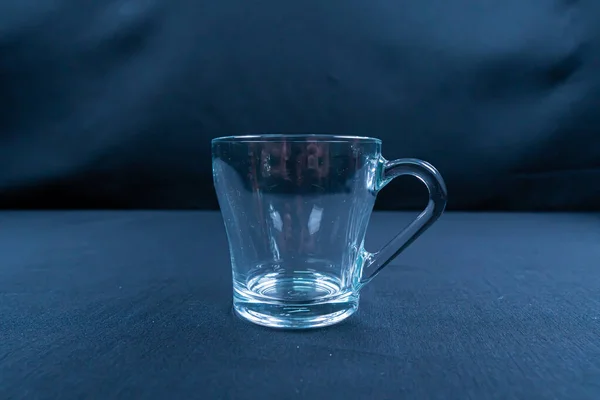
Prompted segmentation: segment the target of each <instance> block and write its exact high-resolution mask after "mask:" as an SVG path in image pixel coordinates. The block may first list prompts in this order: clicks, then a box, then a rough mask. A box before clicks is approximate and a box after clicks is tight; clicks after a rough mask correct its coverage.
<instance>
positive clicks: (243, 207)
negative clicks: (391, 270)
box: [212, 135, 447, 328]
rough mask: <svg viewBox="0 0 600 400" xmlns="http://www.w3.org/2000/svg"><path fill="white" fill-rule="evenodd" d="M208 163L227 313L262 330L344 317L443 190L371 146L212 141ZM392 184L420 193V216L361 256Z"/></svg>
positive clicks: (315, 140)
mask: <svg viewBox="0 0 600 400" xmlns="http://www.w3.org/2000/svg"><path fill="white" fill-rule="evenodd" d="M212 163H213V178H214V184H215V189H216V193H217V196H218V200H219V206H220V208H221V213H222V216H223V220H224V222H225V229H226V232H227V237H228V240H229V252H230V257H231V267H232V273H233V308H234V310H235V313H236V314H237V315H239V316H240V317H242V318H244V319H246V320H249V321H251V322H254V323H257V324H260V325H264V326H268V327H279V328H313V327H322V326H327V325H331V324H334V323H337V322H340V321H342V320H344V319H345V318H347V317H349V316H350V315H352V314H353V313H354V312H355V311H356V310H357V309H358V304H359V294H360V290H361V288H362V287H363V286H364V285H365V284H366V283H368V282H369V281H370V280H371V279H372V278H373V277H374V276H375V275H376V274H377V273H378V272H379V271H380V270H381V269H382V268H384V267H385V266H386V265H387V264H388V263H389V262H390V261H392V260H393V259H394V258H395V257H396V256H397V255H398V254H399V253H400V252H402V250H404V249H405V248H406V247H407V246H408V245H410V243H412V242H413V241H414V240H415V239H416V238H417V237H418V236H419V235H420V234H421V233H423V232H424V231H425V230H426V229H427V228H429V227H430V226H431V225H432V224H433V223H434V222H435V221H436V220H437V219H438V218H439V217H440V215H441V214H442V213H443V211H444V209H445V206H446V198H447V191H446V185H445V183H444V180H443V179H442V177H441V175H440V173H439V172H438V171H437V170H436V169H435V168H434V167H433V166H432V165H431V164H429V163H427V162H425V161H421V160H417V159H409V158H407V159H399V160H394V161H387V160H385V159H384V158H383V157H382V155H381V141H380V140H379V139H376V138H369V137H355V136H334V135H256V136H229V137H220V138H216V139H213V141H212ZM401 175H412V176H415V177H417V178H418V179H420V180H421V181H422V182H423V183H424V184H425V185H426V186H427V189H428V190H429V202H428V204H427V207H426V208H425V210H424V211H423V212H421V214H420V215H419V216H418V217H417V218H416V219H415V220H414V221H413V222H412V223H411V224H409V225H408V226H407V227H406V228H405V229H404V230H403V231H402V232H400V233H399V234H398V235H397V236H396V237H394V238H393V239H392V240H391V241H390V242H389V243H388V244H387V245H385V246H384V247H383V248H382V249H381V250H379V251H378V252H376V253H369V252H367V251H366V250H365V249H364V248H363V244H364V238H365V233H366V230H367V224H368V222H369V218H370V215H371V212H372V210H373V206H374V203H375V197H376V195H377V193H378V192H379V190H381V189H382V188H383V187H384V186H385V185H386V184H387V183H388V182H390V181H391V180H392V179H394V178H396V177H398V176H401Z"/></svg>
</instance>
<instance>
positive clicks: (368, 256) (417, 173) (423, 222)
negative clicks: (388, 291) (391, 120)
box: [359, 157, 448, 287]
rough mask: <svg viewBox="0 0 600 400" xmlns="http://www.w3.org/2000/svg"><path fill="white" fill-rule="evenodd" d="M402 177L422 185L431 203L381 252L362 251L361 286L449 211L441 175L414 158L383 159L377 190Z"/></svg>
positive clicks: (446, 193) (380, 163) (431, 166)
mask: <svg viewBox="0 0 600 400" xmlns="http://www.w3.org/2000/svg"><path fill="white" fill-rule="evenodd" d="M402 175H412V176H414V177H416V178H418V179H419V180H420V181H421V182H423V183H424V184H425V186H427V190H428V191H429V202H428V204H427V207H426V208H425V210H423V211H422V212H421V214H419V216H418V217H417V218H416V219H415V220H414V221H413V222H411V223H410V224H409V225H408V226H407V227H406V228H404V229H403V230H402V231H401V232H400V233H399V234H397V235H396V236H395V237H394V238H393V239H392V240H390V241H389V243H388V244H386V245H385V246H383V248H382V249H381V250H379V251H378V252H376V253H369V252H368V251H366V250H364V249H363V250H362V258H363V268H362V276H361V278H360V281H359V285H360V287H362V286H364V285H366V284H367V283H369V282H370V281H371V279H373V278H374V277H375V275H377V274H378V273H379V271H381V270H382V269H383V268H384V267H385V266H387V265H388V264H389V263H390V262H391V261H392V260H393V259H394V258H396V256H398V254H400V253H401V252H402V251H404V249H406V248H407V247H408V246H409V245H410V244H411V243H412V242H414V241H415V239H417V238H418V237H419V236H420V235H421V234H422V233H423V232H425V231H426V230H427V229H428V228H429V227H430V226H431V225H433V223H434V222H435V221H436V220H437V219H438V218H439V217H440V216H441V215H442V213H443V212H444V209H445V208H446V202H447V198H448V192H447V190H446V183H444V179H443V178H442V175H441V174H440V173H439V171H438V170H437V169H435V167H434V166H433V165H431V164H429V163H428V162H426V161H422V160H418V159H415V158H402V159H399V160H394V161H387V160H385V159H384V158H383V157H382V158H381V159H380V162H379V168H378V170H377V178H376V188H375V190H376V191H377V192H379V191H380V190H381V189H382V188H383V187H384V186H385V185H387V184H388V183H390V182H391V181H392V180H393V179H394V178H397V177H399V176H402ZM365 273H367V274H366V276H365Z"/></svg>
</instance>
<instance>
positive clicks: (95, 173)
mask: <svg viewBox="0 0 600 400" xmlns="http://www.w3.org/2000/svg"><path fill="white" fill-rule="evenodd" d="M599 20H600V3H598V2H597V1H592V0H587V1H554V0H535V1H521V0H509V1H502V2H492V1H486V2H481V1H467V0H447V1H441V0H424V1H418V2H414V1H413V2H408V1H387V0H386V1H383V0H375V1H369V2H364V1H356V0H350V1H347V0H345V1H341V0H332V1H326V2H324V1H301V2H300V1H296V2H281V1H260V2H248V1H241V0H240V1H234V0H224V1H219V2H214V1H195V0H194V1H192V0H175V1H168V2H165V1H158V0H128V1H127V0H102V1H85V2H82V1H75V0H69V1H67V0H58V1H57V0H54V1H32V0H4V1H2V2H1V3H0V207H5V208H15V207H16V208H22V207H24V208H30V207H34V208H39V207H41V208H53V207H58V208H73V207H75V208H89V207H99V208H216V199H215V195H214V191H213V189H212V177H211V170H210V139H211V138H213V137H217V136H221V135H231V134H244V133H275V132H284V133H288V132H289V133H306V132H311V133H338V134H352V135H365V136H377V137H380V138H382V139H383V140H384V155H385V156H386V157H387V158H398V157H418V158H423V159H426V160H428V161H430V162H431V163H433V164H434V165H436V166H437V167H438V168H439V169H440V171H441V172H442V173H443V175H444V176H445V178H446V180H447V183H448V187H449V191H450V204H449V209H470V210H479V209H500V210H573V209H575V210H584V209H598V208H599V204H600V184H598V183H599V182H600V114H599V113H598V110H599V109H600V72H598V71H600V33H599V29H600V25H598V23H597V21H599ZM423 197H424V189H423V188H420V187H419V185H418V184H417V183H414V182H412V183H410V182H398V183H394V184H392V185H390V187H389V188H387V189H386V190H385V191H384V192H382V194H381V196H380V198H379V200H378V203H377V206H378V207H379V208H386V209H396V208H412V207H420V206H421V205H422V204H423V202H424V199H423Z"/></svg>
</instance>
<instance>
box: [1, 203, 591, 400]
mask: <svg viewBox="0 0 600 400" xmlns="http://www.w3.org/2000/svg"><path fill="white" fill-rule="evenodd" d="M410 217H411V215H408V214H375V215H374V217H373V220H372V224H371V227H370V232H369V240H368V241H367V242H368V245H369V247H370V248H374V247H376V246H377V245H379V244H381V243H383V242H384V241H385V240H386V238H388V237H390V236H391V235H392V234H393V233H394V232H395V231H396V229H397V228H398V226H401V225H403V224H404V222H405V221H408V219H409V218H410ZM599 243H600V216H598V215H592V214H554V215H550V214H462V213H449V214H446V215H445V216H444V217H442V219H441V220H440V221H439V222H438V223H437V224H436V225H435V226H434V227H433V228H432V229H431V230H430V231H429V232H427V233H426V234H425V235H424V236H423V237H421V238H420V239H419V240H418V241H417V242H416V243H415V244H414V245H413V246H412V247H410V248H409V249H408V250H407V251H406V252H405V253H404V254H403V255H401V256H400V257H399V258H398V259H397V261H396V262H395V263H394V265H392V266H390V267H388V268H387V269H385V270H384V271H383V272H382V273H381V275H380V276H379V277H378V278H377V279H375V280H374V281H373V282H372V283H371V284H370V286H367V288H365V290H364V293H363V296H362V303H361V310H360V311H359V313H358V314H356V315H354V316H353V317H352V318H351V319H349V320H347V321H346V322H345V323H342V324H341V325H338V326H335V327H331V328H327V329H322V330H316V331H309V332H284V331H272V330H268V329H265V328H261V327H257V326H253V325H249V324H246V323H244V322H242V321H240V320H238V319H236V318H235V317H234V316H233V315H232V314H231V310H230V307H231V301H230V296H231V282H230V270H229V265H228V255H227V246H226V239H225V234H224V230H223V228H222V223H221V220H220V216H219V214H217V213H203V212H197V213H193V212H64V213H58V212H57V213H48V212H31V213H2V214H0V316H1V319H0V324H1V325H0V398H2V399H46V398H47V399H54V398H60V399H75V398H106V399H108V398H123V399H131V398H157V399H162V398H165V399H166V398H174V399H177V398H179V399H183V398H202V399H212V398H232V399H233V398H235V399H255V398H258V397H260V398H331V399H349V398H380V399H384V398H385V399H398V398H415V399H417V398H423V399H429V398H431V399H466V398H469V399H478V400H479V399H554V398H556V399H559V398H560V399H566V398H569V399H598V398H600V334H599V332H600V300H599V299H600V268H598V265H599V264H598V263H599V260H600V245H599Z"/></svg>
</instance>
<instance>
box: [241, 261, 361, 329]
mask: <svg viewBox="0 0 600 400" xmlns="http://www.w3.org/2000/svg"><path fill="white" fill-rule="evenodd" d="M358 300H359V295H358V293H356V292H353V291H349V290H348V291H342V290H341V288H340V286H339V285H338V281H336V280H335V279H332V278H331V277H328V276H325V275H323V274H320V273H315V272H312V273H310V272H308V273H307V272H302V273H297V274H293V275H292V276H285V277H283V276H278V274H266V275H262V276H256V277H255V279H252V280H251V281H250V282H248V284H247V285H244V286H242V285H235V284H234V296H233V308H234V311H235V313H236V314H237V315H238V316H240V317H241V318H243V319H245V320H248V321H250V322H253V323H255V324H258V325H263V326H267V327H272V328H287V329H308V328H318V327H324V326H328V325H333V324H336V323H338V322H341V321H343V320H344V319H346V318H348V317H349V316H351V315H352V314H354V312H355V311H356V310H357V309H358Z"/></svg>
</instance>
